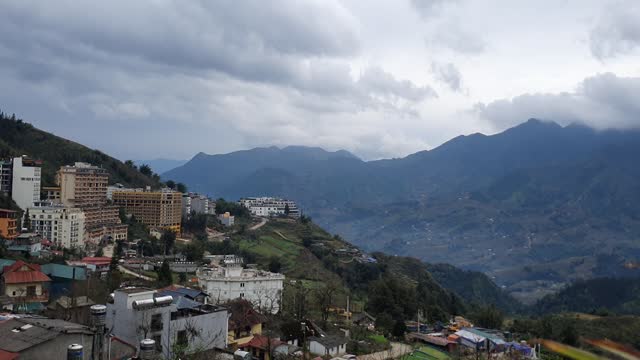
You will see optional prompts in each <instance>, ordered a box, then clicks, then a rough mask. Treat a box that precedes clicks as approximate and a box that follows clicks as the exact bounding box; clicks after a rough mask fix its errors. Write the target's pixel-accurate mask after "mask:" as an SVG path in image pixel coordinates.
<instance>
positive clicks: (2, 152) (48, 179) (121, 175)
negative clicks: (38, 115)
mask: <svg viewBox="0 0 640 360" xmlns="http://www.w3.org/2000/svg"><path fill="white" fill-rule="evenodd" d="M20 155H28V156H31V157H33V158H35V159H38V160H42V161H43V165H42V185H43V186H52V185H55V174H56V171H57V170H58V169H59V168H60V166H63V165H71V164H73V163H74V162H76V161H81V162H87V163H91V164H93V165H97V166H101V167H103V168H105V169H107V170H109V173H110V174H111V177H110V182H111V183H121V184H125V185H129V186H136V187H140V186H146V185H151V186H157V185H158V184H159V178H157V177H156V178H151V177H148V176H145V175H144V174H142V173H140V172H139V171H138V170H137V169H136V168H134V167H132V166H127V165H125V164H124V163H123V162H121V161H120V160H117V159H114V158H112V157H110V156H108V155H106V154H104V153H103V152H101V151H99V150H94V149H90V148H88V147H86V146H83V145H80V144H78V143H75V142H73V141H70V140H66V139H63V138H61V137H58V136H55V135H53V134H50V133H48V132H46V131H42V130H39V129H37V128H35V127H34V126H33V125H31V124H29V123H26V122H24V121H22V120H20V119H16V117H15V115H12V116H8V115H6V114H4V113H2V112H0V158H6V157H10V156H20Z"/></svg>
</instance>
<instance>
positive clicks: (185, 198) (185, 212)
mask: <svg viewBox="0 0 640 360" xmlns="http://www.w3.org/2000/svg"><path fill="white" fill-rule="evenodd" d="M190 215H191V195H189V194H182V216H183V217H189V216H190Z"/></svg>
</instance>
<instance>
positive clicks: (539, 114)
mask: <svg viewBox="0 0 640 360" xmlns="http://www.w3.org/2000/svg"><path fill="white" fill-rule="evenodd" d="M474 111H475V112H476V113H478V114H479V115H480V116H482V117H483V118H485V119H487V120H489V121H491V122H492V123H493V124H494V126H495V127H496V128H497V129H504V128H507V127H510V126H513V125H516V124H518V123H520V122H522V121H523V119H528V118H532V117H534V118H540V119H547V120H553V121H556V122H558V123H560V124H563V125H567V124H570V123H572V122H578V123H584V124H586V125H589V126H592V127H594V128H597V129H604V128H623V129H624V128H637V127H640V78H638V77H618V76H616V75H615V74H611V73H605V74H600V75H596V76H593V77H589V78H587V79H585V80H584V81H582V83H581V84H580V85H579V86H578V87H577V89H576V91H574V92H571V93H559V94H524V95H520V96H516V97H514V98H513V99H502V100H496V101H493V102H491V103H489V104H486V105H485V104H477V105H476V107H475V109H474Z"/></svg>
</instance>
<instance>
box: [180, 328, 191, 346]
mask: <svg viewBox="0 0 640 360" xmlns="http://www.w3.org/2000/svg"><path fill="white" fill-rule="evenodd" d="M177 343H178V345H179V346H187V345H189V339H188V338H187V330H180V331H178V339H177Z"/></svg>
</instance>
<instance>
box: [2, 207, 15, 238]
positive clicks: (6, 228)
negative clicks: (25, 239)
mask: <svg viewBox="0 0 640 360" xmlns="http://www.w3.org/2000/svg"><path fill="white" fill-rule="evenodd" d="M16 216H17V212H15V211H13V210H7V209H0V238H2V239H7V240H13V239H15V238H16V235H17V234H18V232H17V230H18V226H17V223H16Z"/></svg>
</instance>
